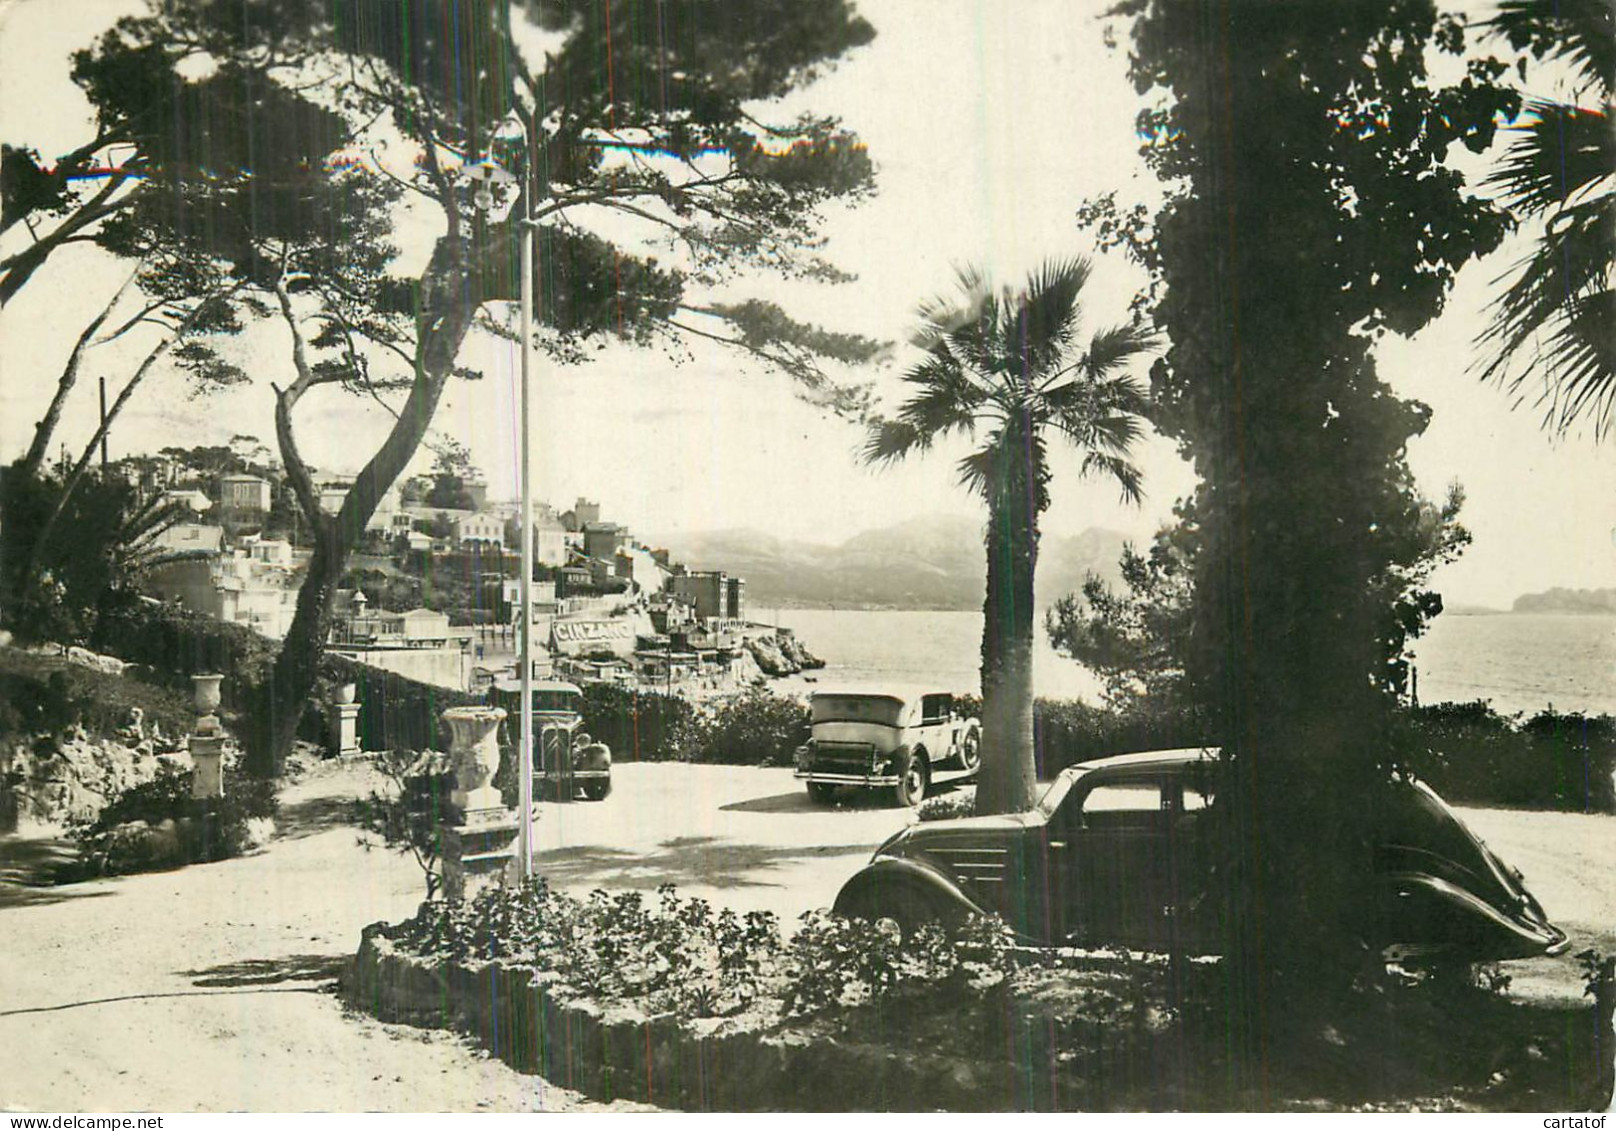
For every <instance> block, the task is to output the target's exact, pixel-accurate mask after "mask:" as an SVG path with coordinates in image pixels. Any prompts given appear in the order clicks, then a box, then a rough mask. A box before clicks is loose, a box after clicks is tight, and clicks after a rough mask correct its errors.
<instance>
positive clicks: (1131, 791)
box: [1083, 783, 1162, 814]
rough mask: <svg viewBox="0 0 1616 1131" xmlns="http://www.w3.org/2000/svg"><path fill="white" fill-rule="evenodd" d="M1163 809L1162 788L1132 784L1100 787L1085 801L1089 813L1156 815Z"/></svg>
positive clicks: (1084, 807)
mask: <svg viewBox="0 0 1616 1131" xmlns="http://www.w3.org/2000/svg"><path fill="white" fill-rule="evenodd" d="M1161 807H1162V793H1161V787H1160V786H1158V785H1153V784H1152V785H1142V784H1135V783H1130V784H1126V785H1122V784H1119V785H1099V786H1095V787H1094V789H1092V790H1091V791H1089V795H1088V796H1087V797H1085V798H1084V799H1083V812H1084V813H1085V814H1087V813H1155V812H1159V811H1160V810H1161Z"/></svg>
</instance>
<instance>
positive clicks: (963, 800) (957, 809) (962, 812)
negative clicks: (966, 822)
mask: <svg viewBox="0 0 1616 1131" xmlns="http://www.w3.org/2000/svg"><path fill="white" fill-rule="evenodd" d="M974 816H976V787H975V786H969V787H967V788H965V789H956V790H954V791H953V792H951V793H937V794H933V795H932V796H930V797H928V798H926V799H925V800H924V801H922V802H921V803H920V808H919V809H918V810H916V811H915V817H916V819H918V820H921V821H952V820H954V819H955V818H956V817H974Z"/></svg>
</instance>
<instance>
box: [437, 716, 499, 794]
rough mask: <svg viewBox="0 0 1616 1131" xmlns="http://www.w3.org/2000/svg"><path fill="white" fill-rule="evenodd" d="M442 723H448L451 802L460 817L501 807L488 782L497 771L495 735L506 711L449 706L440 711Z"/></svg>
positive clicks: (497, 754)
mask: <svg viewBox="0 0 1616 1131" xmlns="http://www.w3.org/2000/svg"><path fill="white" fill-rule="evenodd" d="M443 721H444V722H445V723H448V724H449V736H450V737H449V760H450V764H451V765H452V766H453V768H454V775H455V788H454V790H453V792H451V793H450V794H449V801H450V803H451V804H452V805H453V806H454V807H455V808H456V809H458V810H460V813H461V815H462V816H465V815H467V814H470V813H471V812H473V811H475V810H479V809H501V808H503V807H504V802H503V800H502V799H501V797H500V795H499V790H497V789H495V788H494V787H493V786H492V785H490V784H489V783H490V782H492V781H493V780H494V774H495V773H497V772H498V771H499V737H498V732H499V724H500V723H502V722H504V721H505V712H504V711H503V710H502V709H501V708H499V707H451V708H449V709H448V710H447V711H445V712H443Z"/></svg>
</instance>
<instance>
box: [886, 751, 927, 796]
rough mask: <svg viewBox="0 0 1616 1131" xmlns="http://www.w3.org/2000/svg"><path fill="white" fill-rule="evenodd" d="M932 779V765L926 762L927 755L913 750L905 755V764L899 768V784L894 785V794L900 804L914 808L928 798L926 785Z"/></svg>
mask: <svg viewBox="0 0 1616 1131" xmlns="http://www.w3.org/2000/svg"><path fill="white" fill-rule="evenodd" d="M930 780H931V767H930V766H928V765H927V764H926V756H925V755H924V754H922V753H921V752H920V751H918V750H916V751H911V752H910V753H908V754H905V755H904V757H903V765H902V766H900V767H899V768H898V784H897V785H896V786H895V787H893V791H892V792H893V796H894V797H896V798H897V801H898V804H899V805H902V806H904V807H906V808H910V809H912V808H914V807H915V806H916V805H919V804H920V803H921V802H922V801H924V800H925V799H926V786H927V784H928V783H929V782H930Z"/></svg>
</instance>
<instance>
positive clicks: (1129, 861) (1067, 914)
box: [835, 750, 1567, 962]
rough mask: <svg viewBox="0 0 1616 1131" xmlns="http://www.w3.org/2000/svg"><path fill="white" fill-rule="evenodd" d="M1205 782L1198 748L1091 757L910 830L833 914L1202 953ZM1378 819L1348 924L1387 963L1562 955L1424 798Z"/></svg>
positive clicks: (1552, 936) (1420, 791)
mask: <svg viewBox="0 0 1616 1131" xmlns="http://www.w3.org/2000/svg"><path fill="white" fill-rule="evenodd" d="M1215 769H1216V752H1215V751H1210V750H1163V751H1154V752H1150V753H1144V754H1128V755H1122V756H1119V757H1112V758H1103V759H1099V760H1096V761H1093V762H1086V763H1084V764H1082V765H1079V766H1074V767H1072V768H1071V769H1068V770H1066V771H1064V772H1063V773H1061V775H1060V776H1059V777H1058V778H1056V780H1055V782H1054V783H1053V784H1052V785H1051V786H1050V787H1049V789H1048V790H1047V792H1045V794H1044V796H1043V799H1042V800H1041V801H1040V802H1039V803H1038V806H1037V807H1036V808H1035V809H1033V810H1031V811H1029V812H1025V813H1016V814H1011V815H1006V816H997V817H965V818H959V819H955V820H941V821H936V822H929V823H922V824H919V825H914V826H911V827H909V828H907V829H905V830H903V831H902V832H900V833H898V834H897V835H895V836H893V837H892V838H891V839H889V840H888V841H887V842H886V843H885V844H883V845H881V847H880V848H878V849H877V850H876V852H875V856H874V858H873V859H872V860H871V861H870V863H869V864H867V865H866V866H865V867H864V868H863V869H862V870H861V871H859V872H858V873H857V874H856V875H854V876H853V877H852V879H850V880H848V882H847V883H846V884H845V885H844V886H843V888H842V890H841V893H840V894H839V895H838V896H837V898H836V905H835V909H836V911H837V912H839V913H841V914H843V915H850V916H859V917H863V918H868V919H877V920H880V919H889V920H892V921H893V922H894V923H895V924H896V925H897V926H898V927H899V928H900V929H901V930H903V931H905V932H906V933H907V932H908V931H910V930H912V929H914V927H915V926H916V925H918V924H920V923H922V922H926V921H928V920H944V921H948V920H958V919H961V918H963V917H964V916H966V915H967V914H971V913H979V914H980V913H988V912H996V913H998V914H1000V915H1002V916H1004V918H1005V919H1006V921H1007V922H1008V923H1009V925H1010V927H1011V929H1012V930H1014V931H1015V932H1016V933H1017V934H1018V935H1019V936H1021V937H1022V938H1023V939H1025V940H1027V941H1029V942H1032V943H1035V944H1037V945H1055V946H1062V945H1107V944H1122V945H1124V946H1132V947H1137V948H1140V949H1144V950H1155V951H1168V950H1174V949H1176V950H1178V951H1180V952H1183V953H1190V954H1211V953H1216V951H1217V949H1218V947H1219V944H1220V913H1219V907H1218V905H1217V899H1216V887H1217V885H1216V884H1215V883H1214V882H1213V869H1214V868H1215V866H1216V862H1215V859H1214V858H1213V856H1212V852H1211V847H1212V837H1211V836H1210V835H1209V833H1210V832H1211V828H1212V826H1211V824H1210V822H1212V821H1213V820H1215V819H1216V815H1217V810H1216V807H1215V805H1214V803H1213V802H1214V796H1213V795H1214V783H1215V781H1216V774H1215V772H1214V771H1215ZM1381 810H1382V811H1381V812H1380V813H1379V815H1378V818H1377V824H1378V826H1379V827H1378V830H1377V840H1378V846H1377V851H1376V869H1377V880H1376V886H1377V889H1378V892H1379V894H1378V896H1377V905H1376V906H1374V907H1370V908H1364V909H1363V913H1362V915H1361V921H1362V922H1363V923H1364V925H1365V931H1366V941H1368V942H1369V943H1370V944H1371V945H1373V946H1376V947H1379V948H1383V949H1384V951H1385V953H1386V957H1387V959H1388V960H1389V961H1417V960H1421V959H1430V958H1437V957H1450V958H1454V959H1456V960H1462V961H1471V962H1479V961H1492V960H1498V959H1504V958H1518V957H1526V956H1530V955H1537V954H1545V953H1548V954H1556V953H1559V952H1560V951H1562V950H1564V949H1565V947H1566V946H1567V942H1566V936H1565V934H1564V932H1562V931H1561V930H1559V929H1558V928H1557V927H1555V926H1554V925H1553V924H1551V923H1550V922H1549V921H1548V918H1547V917H1546V916H1545V915H1544V913H1543V909H1542V907H1540V906H1539V905H1538V902H1537V900H1536V899H1534V898H1533V897H1532V895H1531V893H1530V892H1528V891H1527V890H1526V888H1525V886H1524V883H1523V880H1522V877H1521V874H1520V873H1519V872H1518V871H1515V870H1514V869H1512V868H1510V867H1509V866H1508V865H1506V864H1504V863H1503V861H1501V860H1499V859H1498V857H1497V856H1495V855H1494V854H1493V853H1492V852H1491V851H1490V850H1489V849H1488V848H1487V847H1486V846H1485V845H1484V844H1482V842H1481V841H1480V840H1478V839H1476V837H1475V836H1474V835H1473V834H1472V833H1471V832H1470V830H1468V829H1467V828H1465V826H1464V824H1463V823H1462V822H1460V820H1459V819H1458V817H1456V816H1455V815H1454V813H1453V811H1452V810H1451V809H1449V808H1448V806H1447V805H1446V804H1445V803H1444V802H1443V801H1442V799H1441V798H1440V797H1438V796H1437V795H1436V793H1435V792H1433V791H1432V790H1431V789H1430V788H1429V787H1427V786H1425V785H1424V784H1422V783H1419V782H1415V781H1406V782H1401V783H1398V784H1397V785H1396V786H1395V787H1394V788H1393V790H1392V792H1391V794H1390V796H1389V798H1388V801H1387V803H1386V804H1385V805H1384V806H1382V807H1381Z"/></svg>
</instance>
